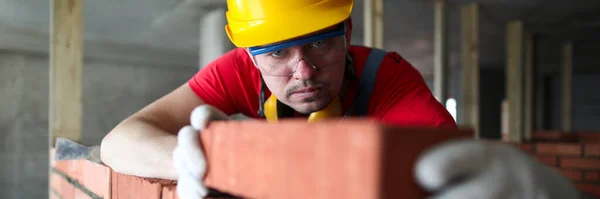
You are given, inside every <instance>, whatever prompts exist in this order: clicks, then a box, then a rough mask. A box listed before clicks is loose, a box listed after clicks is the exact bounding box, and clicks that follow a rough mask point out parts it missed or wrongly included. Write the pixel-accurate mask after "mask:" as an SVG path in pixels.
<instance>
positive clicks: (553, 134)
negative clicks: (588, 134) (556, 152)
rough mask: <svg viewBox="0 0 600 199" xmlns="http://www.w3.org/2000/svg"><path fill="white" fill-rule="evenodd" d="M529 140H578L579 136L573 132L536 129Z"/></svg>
mask: <svg viewBox="0 0 600 199" xmlns="http://www.w3.org/2000/svg"><path fill="white" fill-rule="evenodd" d="M531 140H532V141H534V142H539V141H552V142H578V141H579V136H578V135H577V134H575V133H565V132H561V131H536V132H534V133H533V135H532V136H531Z"/></svg>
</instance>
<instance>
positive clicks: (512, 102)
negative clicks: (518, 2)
mask: <svg viewBox="0 0 600 199" xmlns="http://www.w3.org/2000/svg"><path fill="white" fill-rule="evenodd" d="M523 35H524V33H523V22H522V21H519V20H516V21H511V22H508V24H507V28H506V42H507V44H506V96H507V98H508V110H509V111H508V136H507V137H506V138H505V139H506V141H512V142H520V141H521V140H522V138H523V119H524V118H523V102H524V99H523V98H524V96H523V94H524V92H523V87H524V86H523V83H524V81H523V72H524V70H523V69H524V66H523V65H524V63H525V62H524V60H523V54H524V53H523V47H524V45H523Z"/></svg>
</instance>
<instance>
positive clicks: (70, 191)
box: [50, 173, 75, 198]
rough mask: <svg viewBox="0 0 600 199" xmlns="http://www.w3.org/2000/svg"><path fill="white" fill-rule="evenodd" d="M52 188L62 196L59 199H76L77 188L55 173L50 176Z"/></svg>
mask: <svg viewBox="0 0 600 199" xmlns="http://www.w3.org/2000/svg"><path fill="white" fill-rule="evenodd" d="M50 188H51V189H52V190H54V192H55V193H56V194H57V195H59V196H60V197H59V198H74V196H75V187H73V185H72V184H70V183H69V182H68V181H66V180H65V179H64V178H62V177H61V176H59V175H58V174H55V173H51V174H50Z"/></svg>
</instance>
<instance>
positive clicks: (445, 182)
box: [415, 140, 582, 199]
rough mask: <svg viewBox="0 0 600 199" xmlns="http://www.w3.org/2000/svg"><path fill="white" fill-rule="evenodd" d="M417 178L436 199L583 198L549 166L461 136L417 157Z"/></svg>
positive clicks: (506, 147) (514, 151)
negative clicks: (462, 138) (463, 138)
mask: <svg viewBox="0 0 600 199" xmlns="http://www.w3.org/2000/svg"><path fill="white" fill-rule="evenodd" d="M415 176H416V178H417V179H416V180H417V182H418V183H419V184H420V185H421V186H422V187H423V188H425V189H426V190H429V191H431V192H434V193H436V194H435V195H434V196H433V198H440V199H459V198H460V199H470V198H486V199H500V198H502V199H505V198H514V199H521V198H523V199H525V198H527V199H530V198H531V199H538V198H556V199H564V198H574V199H576V198H581V197H582V196H581V194H580V193H579V192H578V190H577V189H576V188H575V187H574V186H573V185H572V184H571V183H570V181H569V180H567V179H566V178H565V177H563V176H562V175H561V174H559V173H558V172H557V171H554V169H553V168H551V167H548V166H546V165H543V164H541V163H539V162H537V161H536V160H535V159H533V158H532V157H529V155H528V154H526V153H524V152H522V151H520V150H519V149H517V148H514V147H512V146H510V145H505V144H501V143H495V142H486V141H478V140H460V141H449V142H447V143H444V144H441V145H439V146H436V147H434V148H432V149H430V150H429V151H427V152H425V153H424V154H423V156H421V158H420V159H419V160H418V161H417V164H416V165H415Z"/></svg>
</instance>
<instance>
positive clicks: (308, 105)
mask: <svg viewBox="0 0 600 199" xmlns="http://www.w3.org/2000/svg"><path fill="white" fill-rule="evenodd" d="M327 105H328V104H327V102H326V101H311V102H300V103H298V104H295V105H293V106H291V107H292V108H293V109H294V110H296V111H298V112H299V113H302V114H311V113H314V112H317V111H320V110H322V109H324V108H325V107H327Z"/></svg>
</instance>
